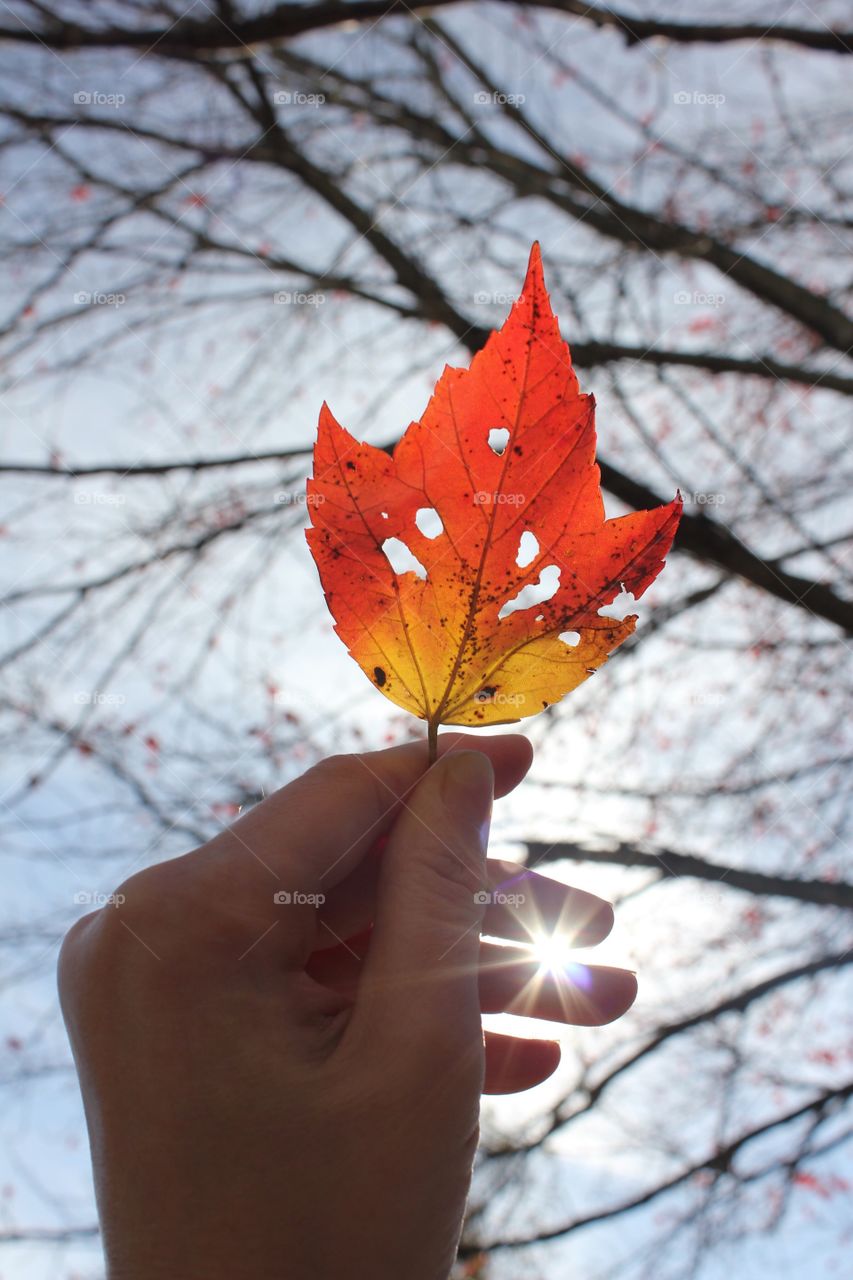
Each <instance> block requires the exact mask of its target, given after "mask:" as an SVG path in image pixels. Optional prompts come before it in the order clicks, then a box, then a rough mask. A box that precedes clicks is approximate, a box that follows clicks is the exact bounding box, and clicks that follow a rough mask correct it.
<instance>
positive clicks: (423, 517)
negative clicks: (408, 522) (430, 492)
mask: <svg viewBox="0 0 853 1280" xmlns="http://www.w3.org/2000/svg"><path fill="white" fill-rule="evenodd" d="M415 524H416V525H417V526H418V528H419V529H420V531H421V533H422V534H423V535H424V537H425V538H437V537H438V535H439V534H440V533H444V525H443V524H442V523H441V516H440V515H439V514H438V512H437V511H436V509H435V507H419V508H418V510H417V511H416V512H415Z"/></svg>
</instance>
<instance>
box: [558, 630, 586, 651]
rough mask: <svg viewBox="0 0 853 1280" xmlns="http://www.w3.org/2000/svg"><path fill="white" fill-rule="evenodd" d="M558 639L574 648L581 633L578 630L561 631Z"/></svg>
mask: <svg viewBox="0 0 853 1280" xmlns="http://www.w3.org/2000/svg"><path fill="white" fill-rule="evenodd" d="M560 639H561V640H562V642H563V644H567V645H569V646H570V647H571V648H572V649H574V648H575V646H576V645H579V644H580V642H581V633H580V632H579V631H561V632H560Z"/></svg>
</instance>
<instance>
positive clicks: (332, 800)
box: [205, 733, 533, 891]
mask: <svg viewBox="0 0 853 1280" xmlns="http://www.w3.org/2000/svg"><path fill="white" fill-rule="evenodd" d="M471 749H474V750H476V751H481V752H483V754H484V755H487V756H488V757H489V759H490V760H491V762H492V767H493V769H494V771H495V795H496V796H501V795H506V794H507V793H508V792H509V791H511V790H512V789H513V788H514V787H516V786H517V785H518V783H519V782H520V781H521V780H522V778H523V777H524V775H525V774H526V773H527V770H528V769H529V768H530V764H531V762H532V758H533V750H532V747H531V746H530V743H529V742H528V740H527V739H526V738H525V737H523V736H522V735H521V734H487V735H484V736H482V737H480V736H477V735H474V734H470V733H446V734H443V735H442V736H441V737H440V738H439V744H438V750H439V755H444V754H446V753H448V752H450V751H459V750H471ZM427 766H428V759H427V744H426V742H425V741H420V742H409V743H406V744H404V745H403V746H399V747H389V748H387V749H385V750H383V751H368V752H364V753H362V754H359V755H339V756H330V757H329V758H328V759H326V760H322V761H320V763H319V764H317V765H315V766H314V767H313V768H311V769H309V770H308V771H307V772H306V773H304V774H303V775H302V776H301V777H300V778H297V779H295V781H293V782H291V783H289V784H288V785H287V786H286V787H282V788H281V790H280V791H276V792H274V794H273V795H271V796H268V797H267V799H266V800H263V801H262V802H261V803H260V804H259V805H257V806H256V807H255V808H254V809H252V810H251V811H250V812H249V813H247V814H246V815H245V816H244V817H242V818H240V819H238V821H237V822H235V823H234V825H233V826H231V827H228V828H227V829H226V830H225V831H223V832H221V833H220V834H219V835H218V836H216V837H215V838H214V839H213V840H212V841H210V842H209V844H208V845H206V846H205V851H206V852H210V853H213V854H215V855H218V856H220V857H224V858H226V859H228V860H229V861H233V860H234V859H242V860H245V861H247V862H249V863H251V861H252V860H253V859H254V860H255V861H256V862H258V863H260V864H262V865H263V866H265V867H266V868H267V870H268V871H270V872H271V873H272V874H273V875H274V876H276V877H278V878H279V879H280V881H281V884H282V887H285V888H286V887H295V888H298V889H303V890H305V891H311V890H316V889H317V888H320V887H325V888H331V887H333V886H334V885H335V884H338V883H339V882H340V881H341V880H342V879H343V878H344V877H345V876H346V875H347V874H348V873H349V872H350V871H351V870H352V869H353V867H355V866H356V865H357V864H358V863H359V862H360V861H361V860H362V858H364V856H365V854H366V853H367V852H368V850H369V849H370V848H371V847H372V846H373V845H374V844H375V842H376V840H377V839H379V837H380V836H383V835H385V834H386V833H387V832H388V831H390V829H391V827H392V826H393V824H394V821H395V819H396V818H397V816H398V815H399V813H400V812H401V810H402V808H403V806H404V805H405V803H406V797H407V796H408V794H409V792H410V791H411V790H412V789H413V788H414V786H415V785H416V784H417V782H418V781H419V780H420V779H421V778H422V777H423V775H424V774H425V773H426V771H427Z"/></svg>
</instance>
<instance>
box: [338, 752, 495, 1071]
mask: <svg viewBox="0 0 853 1280" xmlns="http://www.w3.org/2000/svg"><path fill="white" fill-rule="evenodd" d="M493 794H494V773H493V770H492V765H491V762H490V761H489V759H488V757H487V756H485V755H483V754H482V753H481V752H478V751H455V752H449V753H448V754H446V755H445V756H443V757H442V758H441V759H440V760H439V761H438V763H437V764H435V765H434V766H433V767H432V768H431V769H430V770H429V772H428V773H427V774H426V775H425V777H424V778H423V779H422V781H421V782H420V783H419V784H418V785H417V787H416V788H415V789H414V791H413V792H411V793H410V795H409V797H408V799H407V802H406V806H405V808H404V810H403V812H402V814H401V815H400V817H399V818H398V819H397V821H396V823H395V825H394V827H393V829H392V832H391V835H390V837H389V840H388V845H387V847H386V850H385V854H384V857H383V862H382V871H381V875H380V880H379V885H378V894H377V906H376V917H375V923H374V927H373V933H372V936H371V940H370V950H369V953H368V956H367V960H366V961H365V965H364V969H363V971H362V976H361V980H360V983H359V992H358V998H357V1001H356V1008H355V1010H354V1012H353V1017H352V1020H351V1022H350V1027H349V1032H350V1033H351V1034H352V1036H353V1038H355V1039H361V1037H362V1036H364V1037H365V1038H367V1039H368V1041H369V1043H370V1044H371V1046H372V1050H373V1052H374V1053H375V1052H376V1050H377V1045H378V1043H384V1044H386V1045H389V1047H390V1045H391V1044H393V1049H394V1053H395V1055H396V1054H399V1053H400V1052H401V1051H403V1052H405V1050H406V1049H407V1048H410V1049H412V1050H413V1051H414V1053H415V1054H416V1055H417V1056H419V1057H420V1058H421V1059H422V1061H423V1063H424V1065H426V1063H427V1061H428V1060H429V1058H431V1057H432V1056H433V1055H434V1053H435V1052H436V1051H439V1052H440V1047H441V1045H442V1044H446V1046H447V1047H448V1049H454V1050H455V1051H456V1052H457V1053H458V1051H459V1048H460V1037H463V1038H464V1037H466V1036H468V1035H471V1034H475V1035H476V1037H477V1038H478V1042H479V1043H482V1034H481V1029H480V1005H479V993H478V974H477V970H478V959H479V947H480V924H481V921H482V917H483V911H484V902H485V899H484V898H483V897H482V891H483V889H484V888H485V885H486V849H487V845H488V838H489V821H490V818H491V810H492V798H493ZM425 1053H426V1055H427V1056H426V1057H424V1054H425Z"/></svg>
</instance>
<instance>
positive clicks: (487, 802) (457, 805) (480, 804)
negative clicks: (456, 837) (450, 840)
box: [441, 751, 495, 849]
mask: <svg viewBox="0 0 853 1280" xmlns="http://www.w3.org/2000/svg"><path fill="white" fill-rule="evenodd" d="M444 761H445V763H444V770H443V774H442V779H441V795H442V799H443V800H444V802H445V803H446V804H447V806H448V808H450V809H452V810H453V811H454V813H456V814H458V816H459V817H460V818H464V819H466V820H467V821H469V822H472V823H474V824H475V825H476V827H477V833H478V837H479V841H480V845H481V847H482V848H483V849H485V848H486V846H487V845H488V843H489V827H490V825H491V819H492V800H493V797H494V791H495V773H494V770H493V769H492V762H491V760H490V759H489V757H488V756H486V755H483V753H482V751H452V752H450V753H449V754H448V755H446V756H445V757H444Z"/></svg>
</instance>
